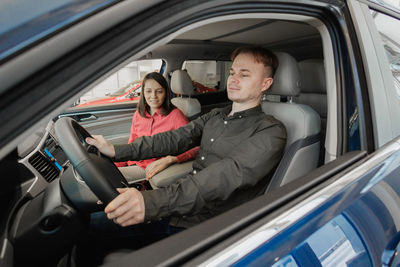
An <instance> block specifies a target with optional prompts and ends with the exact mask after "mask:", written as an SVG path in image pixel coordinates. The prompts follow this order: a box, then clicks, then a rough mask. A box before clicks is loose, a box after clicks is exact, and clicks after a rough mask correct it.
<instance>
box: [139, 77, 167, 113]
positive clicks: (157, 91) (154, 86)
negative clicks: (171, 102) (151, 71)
mask: <svg viewBox="0 0 400 267" xmlns="http://www.w3.org/2000/svg"><path fill="white" fill-rule="evenodd" d="M165 96H166V92H165V89H164V88H163V87H162V86H161V85H160V84H159V83H158V82H157V81H155V80H153V79H149V80H147V81H146V82H145V85H144V99H145V100H146V103H147V104H148V105H149V106H150V111H151V115H153V114H154V112H155V111H156V110H157V109H158V108H159V107H161V105H162V104H163V103H164V100H165Z"/></svg>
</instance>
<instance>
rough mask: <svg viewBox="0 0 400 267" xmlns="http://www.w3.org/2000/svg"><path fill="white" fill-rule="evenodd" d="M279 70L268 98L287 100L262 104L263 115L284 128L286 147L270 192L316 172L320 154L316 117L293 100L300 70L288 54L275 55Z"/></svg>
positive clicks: (318, 121) (318, 122)
mask: <svg viewBox="0 0 400 267" xmlns="http://www.w3.org/2000/svg"><path fill="white" fill-rule="evenodd" d="M276 55H277V57H278V59H279V67H278V69H277V71H276V73H275V77H274V83H273V85H272V87H271V88H270V89H269V90H268V91H267V92H266V94H268V95H276V96H279V97H278V99H281V98H287V102H273V101H268V100H265V101H262V102H261V107H262V109H263V111H264V112H265V113H266V114H268V115H272V116H274V117H275V118H276V119H278V120H280V121H281V122H282V123H283V124H284V125H285V127H286V131H287V143H286V147H285V152H284V154H283V157H282V159H281V161H280V163H279V165H278V166H277V169H276V171H275V173H274V175H273V176H272V178H271V181H270V183H269V185H268V187H267V189H266V192H270V191H272V190H274V189H276V188H279V187H281V186H283V185H284V184H287V183H289V182H291V181H293V180H295V179H297V178H299V177H301V176H302V175H304V174H306V173H308V172H310V171H311V170H313V169H315V168H316V167H317V165H318V159H319V150H320V134H319V133H320V125H321V119H320V117H319V115H318V113H317V112H316V111H315V110H313V109H312V108H311V107H310V106H307V105H304V104H296V103H295V102H293V97H296V96H298V95H299V94H300V82H301V79H300V78H301V77H300V70H299V67H298V64H297V61H296V60H295V59H294V58H293V57H292V56H291V55H289V54H287V53H281V52H278V53H276Z"/></svg>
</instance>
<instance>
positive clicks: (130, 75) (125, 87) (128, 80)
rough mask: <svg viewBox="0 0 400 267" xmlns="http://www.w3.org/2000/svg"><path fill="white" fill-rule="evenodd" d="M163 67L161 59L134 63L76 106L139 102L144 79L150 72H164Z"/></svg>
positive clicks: (89, 93)
mask: <svg viewBox="0 0 400 267" xmlns="http://www.w3.org/2000/svg"><path fill="white" fill-rule="evenodd" d="M163 65H164V63H163V61H162V60H161V59H153V60H140V61H133V62H131V63H129V64H128V65H126V66H125V67H123V68H121V69H120V70H118V71H117V72H115V73H114V74H112V75H111V76H109V77H108V78H107V79H105V80H104V81H103V82H101V83H100V84H98V85H97V86H95V87H94V88H93V89H92V90H90V91H89V92H87V93H85V94H84V95H82V96H81V97H80V98H79V99H78V100H77V101H76V102H75V106H76V107H89V106H99V105H110V104H121V103H127V102H134V103H136V102H139V97H140V90H141V85H142V79H143V78H144V76H145V75H146V74H147V73H149V72H153V71H156V72H162V70H163Z"/></svg>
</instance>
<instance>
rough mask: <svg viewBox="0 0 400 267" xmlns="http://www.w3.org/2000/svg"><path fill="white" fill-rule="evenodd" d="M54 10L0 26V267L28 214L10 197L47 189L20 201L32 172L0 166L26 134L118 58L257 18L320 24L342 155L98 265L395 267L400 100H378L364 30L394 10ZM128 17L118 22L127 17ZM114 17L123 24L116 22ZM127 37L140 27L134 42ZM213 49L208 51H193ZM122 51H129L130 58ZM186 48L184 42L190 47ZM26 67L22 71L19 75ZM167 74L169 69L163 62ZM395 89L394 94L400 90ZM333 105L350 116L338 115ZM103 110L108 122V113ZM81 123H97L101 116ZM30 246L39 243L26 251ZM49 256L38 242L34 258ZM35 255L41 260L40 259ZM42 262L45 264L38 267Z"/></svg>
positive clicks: (85, 6) (248, 5)
mask: <svg viewBox="0 0 400 267" xmlns="http://www.w3.org/2000/svg"><path fill="white" fill-rule="evenodd" d="M45 2H46V1H45ZM51 2H52V1H48V3H47V4H49V6H48V8H43V9H41V10H36V11H35V12H37V13H35V12H34V13H35V14H37V15H36V16H34V17H31V18H26V17H24V16H21V17H17V18H15V20H10V21H8V22H6V21H5V22H2V23H1V24H2V25H3V26H2V27H1V28H0V77H1V80H2V82H1V84H0V95H1V98H2V100H1V102H0V103H1V104H3V105H0V114H1V116H0V124H1V125H2V129H1V131H0V160H1V164H0V170H1V172H2V175H1V179H3V181H2V183H3V184H2V188H3V189H2V190H4V191H2V192H1V193H2V194H0V195H3V196H5V197H4V199H7V201H8V200H9V201H8V202H5V206H7V205H8V207H7V208H5V209H4V211H3V212H2V214H1V216H2V220H1V224H0V226H1V238H2V239H1V245H0V252H1V253H0V266H1V267H3V266H13V264H14V261H15V259H14V257H15V256H14V254H13V253H14V245H15V244H14V242H13V240H12V239H11V238H10V236H9V232H12V231H11V230H10V229H14V231H15V232H17V230H15V229H18V226H19V225H20V224H21V223H20V222H19V221H18V220H19V219H21V217H22V215H21V214H22V213H23V211H19V210H20V209H21V210H22V209H24V206H23V205H21V204H20V203H19V202H18V201H16V200H15V199H18V197H19V196H20V195H21V194H23V193H21V192H25V191H26V192H28V193H29V194H30V200H31V199H34V198H35V197H37V196H38V195H40V193H41V192H44V191H45V190H46V189H45V188H46V187H48V186H49V185H48V184H50V183H43V184H42V185H41V189H40V190H39V191H37V192H31V191H29V190H30V189H27V188H28V187H30V186H31V183H30V180H34V179H36V180H37V179H38V177H37V176H38V174H37V173H35V172H32V170H31V173H30V174H26V177H25V176H24V179H22V180H21V181H19V180H18V179H14V180H13V179H11V178H13V177H20V176H19V175H23V174H21V173H25V172H27V173H29V170H28V171H26V169H25V168H24V169H23V170H19V169H18V175H17V174H15V173H11V170H12V168H9V166H14V165H13V164H17V163H18V164H22V163H23V164H26V163H25V162H24V160H23V159H21V158H18V157H17V156H15V154H16V153H17V152H16V151H17V149H16V147H17V146H18V145H19V144H20V143H22V141H23V140H24V139H25V138H27V136H28V135H33V133H34V129H35V127H37V126H38V125H42V126H43V121H45V120H46V119H51V118H53V117H57V116H58V115H59V113H60V112H62V111H63V110H64V109H65V108H68V106H69V104H71V103H72V102H73V101H72V100H71V99H73V97H75V96H76V95H77V94H78V93H79V92H81V91H82V90H83V91H84V90H86V89H85V88H87V87H88V86H89V85H91V84H93V83H95V82H96V81H97V79H100V77H101V76H105V75H106V74H107V73H109V72H110V71H111V70H113V69H115V68H116V67H118V66H120V65H121V64H123V63H124V62H126V60H127V58H129V57H134V56H136V55H139V54H140V53H142V52H143V51H145V52H146V53H147V54H146V53H144V52H143V53H142V54H140V55H141V57H140V58H146V57H151V56H152V55H151V53H148V51H147V50H146V49H147V47H152V45H154V44H158V43H157V42H159V41H160V40H161V38H168V34H171V35H172V34H175V32H177V31H179V30H181V29H182V28H183V27H189V26H190V25H191V24H193V25H197V24H196V23H198V22H199V21H200V22H201V21H202V20H204V21H206V20H207V19H208V18H213V17H214V16H215V17H218V16H223V15H226V16H235V15H237V14H242V13H246V12H248V13H249V14H258V13H262V12H265V13H268V14H272V16H271V17H272V18H274V15H275V13H283V14H286V13H285V12H287V15H288V16H290V15H293V14H294V15H299V16H300V17H301V16H307V15H308V14H309V16H310V17H314V16H317V15H316V14H318V12H320V14H319V15H320V17H318V19H320V20H321V21H322V22H323V23H322V24H324V26H325V27H326V31H327V32H329V34H327V36H329V37H330V38H331V40H332V42H331V43H330V45H331V46H332V51H333V52H332V55H331V56H332V58H333V59H334V60H335V64H333V65H334V68H332V69H334V71H335V74H336V75H335V76H336V77H335V78H334V79H336V80H335V82H334V83H332V84H335V86H337V87H338V88H343V90H342V91H340V90H339V89H338V90H337V91H338V92H339V91H340V93H338V95H337V98H338V99H339V100H338V102H337V105H336V106H335V108H336V109H338V110H336V109H335V111H334V112H336V113H337V114H338V115H337V117H336V118H337V124H335V125H336V126H337V127H338V128H339V130H338V129H334V130H332V129H331V130H332V132H331V134H333V135H336V134H337V136H338V140H340V141H338V142H337V144H335V151H337V154H336V155H335V156H334V157H332V160H329V161H328V160H327V161H326V163H325V164H322V165H320V167H319V168H317V169H315V170H313V171H312V172H310V173H308V174H306V175H304V176H302V177H301V179H298V180H295V181H294V182H291V183H289V184H287V185H283V186H282V188H280V190H278V191H274V192H272V193H271V194H266V195H263V196H260V197H258V198H256V199H254V200H252V201H250V202H248V203H245V204H244V205H242V206H239V207H236V208H234V209H232V210H230V211H228V212H227V213H226V214H222V215H221V216H217V217H215V218H212V219H210V220H208V221H206V222H205V223H202V224H200V225H198V226H196V227H194V228H192V229H189V230H187V231H184V232H182V233H179V234H177V235H175V236H172V237H170V238H168V239H165V240H162V241H160V242H157V243H155V244H153V245H150V246H149V247H146V248H143V249H141V250H138V251H135V252H132V253H130V254H127V255H124V257H120V258H118V259H115V260H114V261H111V262H110V263H105V265H106V266H116V265H118V266H131V264H132V263H135V264H137V265H138V266H155V265H160V266H162V265H183V266H195V265H196V266H197V265H198V266H273V267H286V266H296V267H297V266H352V267H353V266H398V265H399V264H400V258H399V256H398V252H399V249H400V247H399V244H400V138H399V137H398V136H399V135H400V120H399V119H397V121H396V117H397V118H399V117H398V116H399V115H398V114H400V113H397V112H398V111H400V105H396V103H398V100H399V99H400V94H399V93H397V98H398V99H396V97H393V95H395V93H393V92H392V91H389V89H387V88H389V85H390V86H391V87H392V86H393V84H392V83H393V81H392V80H390V81H388V79H387V78H388V76H387V75H386V74H388V73H389V67H388V66H386V67H387V69H386V70H382V73H381V72H379V71H378V70H381V68H380V69H378V67H381V65H379V66H378V67H376V66H377V62H378V61H379V60H380V59H382V58H383V57H386V55H385V51H384V50H383V46H382V47H381V48H379V49H378V48H376V51H375V50H374V46H373V44H375V45H376V44H377V43H376V42H378V40H376V39H374V38H373V37H376V36H377V35H376V34H377V32H378V30H377V29H376V28H375V26H374V25H373V24H366V23H365V21H367V22H369V23H372V22H371V21H373V20H372V19H371V18H372V17H373V16H371V15H370V14H369V13H373V12H381V13H382V14H385V16H388V17H391V18H392V19H395V20H397V21H400V8H399V7H392V6H389V5H387V4H384V3H382V2H381V1H378V2H377V1H364V0H360V1H356V0H351V1H299V2H296V1H274V2H271V1H252V2H248V1H223V0H216V1H209V2H208V1H184V2H182V3H179V1H148V2H146V1H137V5H136V6H135V4H133V3H132V2H131V3H129V1H116V0H107V1H104V0H103V1H100V0H91V1H58V2H57V3H53V4H54V6H51V5H50V4H51ZM29 4H32V3H29ZM1 5H6V4H4V3H3V4H0V18H3V20H4V18H6V14H7V12H11V13H15V10H17V9H18V10H21V9H23V8H24V7H23V6H24V5H25V6H29V5H28V2H22V3H20V5H19V6H17V5H15V6H13V8H10V6H8V8H7V9H6V8H2V7H1ZM5 7H7V6H5ZM136 7H137V8H136ZM25 8H26V7H25ZM129 8H131V9H129ZM167 8H171V10H172V11H168V10H167ZM124 9H125V10H127V12H126V13H124V12H122V11H123V10H124ZM264 9H265V11H263V10H264ZM109 10H111V11H109ZM114 10H116V11H118V12H119V13H112V16H111V15H110V14H109V13H106V12H108V11H109V12H110V13H111V12H114ZM129 10H131V12H130V13H129V12H128V11H129ZM102 12H104V13H102ZM146 12H147V13H146ZM212 12H215V14H214V13H212ZM224 12H225V13H224ZM101 14H105V17H104V19H105V20H107V19H109V18H110V17H111V18H113V19H114V20H112V21H111V22H110V24H109V25H106V24H104V25H103V24H101V23H99V22H101V19H100V15H101ZM115 14H119V15H120V17H118V18H116V17H117V16H115ZM143 14H144V15H143ZM149 14H156V15H158V14H160V18H162V20H161V22H162V21H164V24H165V25H164V24H163V23H161V22H160V20H157V23H160V24H162V25H163V26H159V24H157V23H154V25H152V23H151V22H149V21H148V20H146V19H148V18H149ZM216 14H217V15H218V16H217V15H216ZM361 15H362V18H361V17H360V16H361ZM96 16H97V17H96ZM202 16H203V17H202ZM370 16H371V18H370ZM92 19H93V21H95V23H97V25H99V27H98V28H96V27H93V25H90V27H91V28H90V29H93V31H90V32H89V31H86V30H87V29H88V28H84V29H85V31H82V30H79V27H80V26H81V25H83V26H82V27H86V26H87V24H85V23H89V22H88V21H90V20H92ZM134 19H137V21H136V20H134ZM282 20H284V19H282ZM364 20H365V21H364ZM0 21H1V19H0ZM304 21H306V20H304ZM302 22H303V21H302ZM90 23H91V22H90ZM140 23H143V25H142V24H140ZM146 23H147V24H146ZM93 24H94V23H93ZM100 24H101V25H100ZM136 25H139V26H137V27H138V29H137V30H136V28H135V27H136ZM188 25H189V26H188ZM363 25H367V26H365V27H363ZM117 26H118V27H117ZM156 26H157V27H158V28H155V27H156ZM152 27H154V28H152ZM193 27H194V26H193ZM146 30H148V32H149V33H148V32H147V31H146ZM124 31H126V32H124ZM147 33H148V35H146V34H147ZM124 34H125V35H124ZM71 37H74V38H76V42H72V41H71V43H66V44H65V46H61V45H60V46H59V49H58V48H57V49H54V50H55V51H49V52H48V54H47V52H43V51H39V49H41V50H46V49H48V47H45V45H47V43H46V42H52V41H54V40H55V41H60V40H61V41H65V40H68V39H71ZM174 37H176V35H174ZM57 38H60V39H57ZM62 38H65V39H62ZM72 39H73V38H72ZM172 39H173V38H172V37H171V40H172ZM388 39H389V38H388ZM121 40H122V41H121ZM134 40H136V41H134ZM177 40H178V39H177ZM61 41H60V42H61ZM208 41H209V40H206V41H204V40H203V41H202V42H203V43H202V44H207V42H208ZM116 42H120V43H123V44H121V45H117V44H116ZM379 42H380V40H379ZM128 43H131V44H130V46H129V47H128ZM186 43H187V44H190V42H189V41H187V42H186ZM186 43H185V44H186ZM50 44H51V43H50ZM58 44H60V43H58ZM61 44H62V42H61ZM172 44H173V42H172ZM397 45H399V44H398V43H397ZM114 46H115V47H117V48H116V49H115V51H117V52H115V53H111V52H110V53H109V51H114V50H112V49H114ZM49 47H52V46H50V45H49ZM53 48H54V47H53ZM35 49H38V50H37V51H39V52H37V51H36V50H35ZM117 49H119V50H117ZM386 52H387V51H386ZM91 53H93V54H91ZM387 53H388V54H390V53H389V52H387ZM396 53H397V54H396ZM155 54H156V53H155ZM46 55H48V58H46V57H45V56H46ZM398 55H399V53H398V52H396V51H395V52H393V57H394V58H395V60H398V62H397V65H396V64H395V63H392V64H391V71H392V73H395V71H394V70H393V69H395V68H399V66H400V58H399V57H398ZM221 57H222V56H221ZM396 57H398V58H397V59H396ZM26 59H29V61H27V62H28V63H22V61H23V60H26ZM188 59H192V58H189V57H188ZM382 60H383V59H382ZM385 60H387V59H385ZM36 62H37V64H36ZM385 62H386V61H385ZM375 63H376V64H375ZM378 63H380V61H379V62H378ZM25 64H26V67H24V68H23V69H21V66H24V65H25ZM171 65H172V64H171ZM374 66H375V67H376V68H377V69H374ZM163 67H166V68H168V64H167V65H163ZM16 70H20V71H19V72H16ZM168 71H170V70H168V69H167V70H166V73H168ZM385 71H386V73H385ZM10 73H15V75H10ZM385 75H386V76H385ZM53 77H54V79H55V80H52V78H53ZM60 81H61V82H60ZM375 83H377V84H375ZM377 85H378V86H377ZM379 85H381V86H379ZM391 87H390V88H391ZM31 88H32V90H31ZM49 88H50V89H49ZM52 88H55V89H54V90H51V89H52ZM348 88H351V90H350V89H348ZM395 88H397V89H396V90H398V91H400V89H398V87H396V85H395ZM345 89H346V90H345ZM48 90H51V91H48ZM393 91H395V90H393ZM377 92H378V93H377ZM379 93H380V94H382V95H384V96H385V97H382V98H385V100H382V99H381V95H380V94H379ZM391 94H392V95H391ZM36 97H37V98H36ZM39 97H42V98H41V99H39ZM376 99H379V100H376ZM36 101H37V102H36ZM63 101H66V102H68V101H69V104H62V102H63ZM340 101H343V103H345V104H343V105H342V106H341V105H340V104H341V102H340ZM375 101H377V102H375ZM396 101H397V102H396ZM338 107H339V108H338ZM135 108H136V106H134V107H132V106H130V107H128V108H126V107H125V106H124V107H122V108H121V110H125V111H129V112H132V110H134V109H135ZM341 108H343V109H341ZM112 109H113V112H116V109H114V107H113V108H112ZM109 110H111V108H110V109H109ZM69 111H70V113H68V112H66V114H67V115H68V116H71V117H74V118H76V119H77V120H79V119H82V118H86V117H89V116H86V113H85V112H86V111H82V110H78V111H77V110H72V111H71V110H69ZM90 112H93V114H95V115H96V116H97V115H98V114H100V112H101V111H99V110H95V111H93V110H91V111H90ZM96 112H98V113H96ZM64 115H65V114H64ZM85 116H86V117H85ZM96 118H97V117H96ZM129 118H130V117H129ZM82 121H84V119H82V120H81V122H82ZM335 123H336V122H335ZM47 130H48V129H47ZM49 132H50V135H51V131H49ZM46 153H47V154H49V153H50V152H48V151H47V152H46ZM10 158H11V160H10ZM50 161H51V162H53V164H57V169H58V171H62V169H63V166H61V165H62V164H61V163H60V164H59V163H58V162H57V161H56V160H55V159H53V160H52V159H50ZM10 162H13V163H10ZM8 164H11V165H8ZM13 168H14V167H13ZM28 176H29V177H28ZM39 176H40V175H39ZM10 177H11V178H10ZM6 178H7V179H8V178H10V181H6ZM16 180H18V181H16ZM15 188H17V189H15ZM17 195H18V197H17ZM18 212H20V213H18ZM12 222H14V223H12ZM10 225H13V226H10ZM30 242H32V244H35V240H30ZM46 244H47V243H44V244H43V243H40V246H45V245H46ZM29 246H31V245H29ZM40 246H39V245H38V248H36V249H38V250H42V248H40ZM32 249H33V246H32ZM16 255H17V254H16ZM41 259H43V256H42V255H41V254H40V256H38V258H37V259H35V263H38V262H40V260H41ZM36 260H37V261H36Z"/></svg>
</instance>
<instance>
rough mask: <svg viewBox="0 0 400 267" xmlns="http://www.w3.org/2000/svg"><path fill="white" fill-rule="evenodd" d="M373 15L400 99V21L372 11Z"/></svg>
mask: <svg viewBox="0 0 400 267" xmlns="http://www.w3.org/2000/svg"><path fill="white" fill-rule="evenodd" d="M398 4H399V3H398ZM371 14H372V17H373V18H374V21H375V24H376V27H377V29H378V31H379V33H380V36H381V38H382V42H383V46H384V48H385V51H386V56H387V58H388V60H389V67H390V70H391V72H392V75H393V81H394V86H395V88H396V92H397V95H398V96H399V97H400V34H399V29H400V21H399V20H397V19H394V18H392V17H390V16H387V15H385V14H382V13H379V12H376V11H372V10H371Z"/></svg>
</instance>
